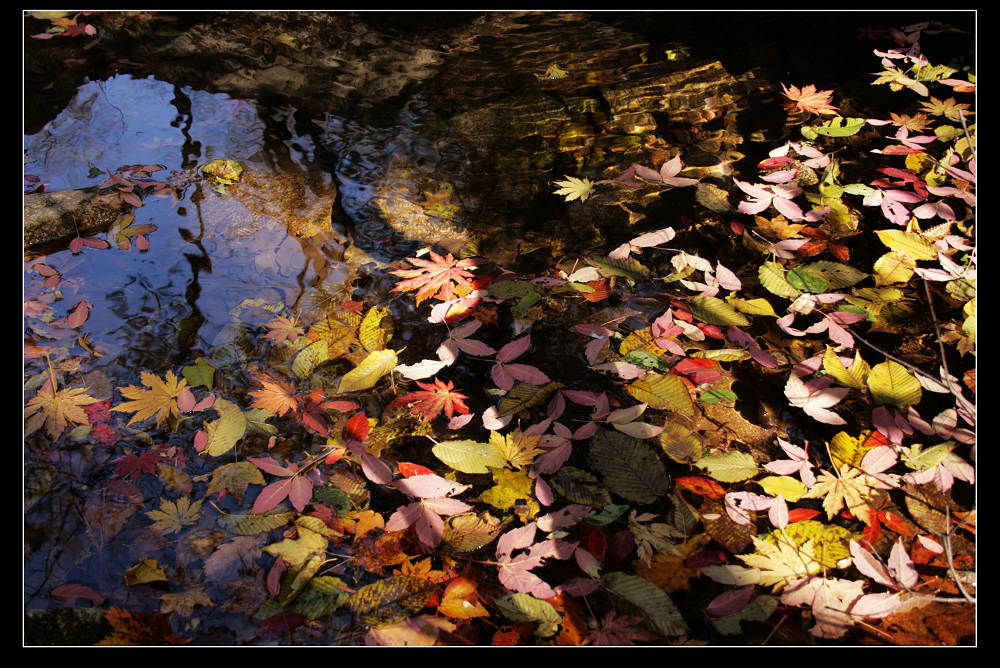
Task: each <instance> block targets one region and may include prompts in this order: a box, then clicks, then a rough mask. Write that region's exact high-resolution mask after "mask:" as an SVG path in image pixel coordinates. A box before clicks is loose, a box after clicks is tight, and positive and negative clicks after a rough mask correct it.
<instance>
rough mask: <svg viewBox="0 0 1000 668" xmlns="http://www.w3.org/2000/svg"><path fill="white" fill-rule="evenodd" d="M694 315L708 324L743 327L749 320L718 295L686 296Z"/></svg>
mask: <svg viewBox="0 0 1000 668" xmlns="http://www.w3.org/2000/svg"><path fill="white" fill-rule="evenodd" d="M687 301H688V304H689V305H690V306H691V313H692V314H694V317H696V318H698V319H699V320H701V321H702V322H707V323H708V324H710V325H722V326H726V325H735V326H737V327H745V326H747V325H749V324H750V321H749V320H748V319H747V317H746V316H745V315H743V314H742V313H740V312H739V311H737V310H736V309H734V308H733V307H732V306H730V305H729V304H727V303H726V302H724V301H722V300H721V299H719V298H718V297H697V296H696V297H688V300H687Z"/></svg>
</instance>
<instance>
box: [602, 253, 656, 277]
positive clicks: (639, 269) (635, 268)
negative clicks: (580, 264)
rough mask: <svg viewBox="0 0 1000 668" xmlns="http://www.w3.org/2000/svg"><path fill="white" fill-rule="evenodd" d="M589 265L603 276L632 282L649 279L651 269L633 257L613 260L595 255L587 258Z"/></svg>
mask: <svg viewBox="0 0 1000 668" xmlns="http://www.w3.org/2000/svg"><path fill="white" fill-rule="evenodd" d="M587 263H588V264H590V265H591V266H593V267H596V268H597V271H599V272H601V275H602V276H621V277H622V278H624V279H626V280H627V281H630V282H637V281H641V280H644V279H646V278H649V268H647V267H646V266H645V265H643V264H642V263H641V262H639V261H638V260H635V259H633V258H632V257H631V256H629V257H627V258H622V259H621V260H612V259H611V258H609V257H607V256H601V255H593V256H591V257H588V258H587Z"/></svg>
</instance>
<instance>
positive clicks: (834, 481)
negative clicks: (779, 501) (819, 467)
mask: <svg viewBox="0 0 1000 668" xmlns="http://www.w3.org/2000/svg"><path fill="white" fill-rule="evenodd" d="M885 477H887V476H885V475H883V476H882V478H885ZM891 488H892V485H891V484H889V483H887V482H885V481H884V480H882V479H881V478H879V477H875V476H873V475H870V474H868V473H865V472H864V471H862V470H861V469H860V468H856V467H853V466H850V465H849V464H842V465H841V466H840V469H839V474H838V475H834V474H833V473H830V472H829V471H823V472H821V473H820V475H819V477H818V478H817V480H816V484H815V485H813V486H812V487H810V488H809V491H808V492H806V493H805V494H803V495H802V498H803V499H818V498H821V497H822V498H823V510H825V511H826V517H827V519H832V518H833V516H834V515H836V514H837V513H839V512H840V509H841V508H843V507H845V506H846V507H847V510H848V512H850V513H851V514H852V515H854V516H855V517H857V518H858V519H860V520H864V521H867V519H868V513H867V512H866V511H867V509H868V508H869V507H870V506H876V505H877V503H876V499H877V496H878V495H879V494H881V493H882V490H886V489H891Z"/></svg>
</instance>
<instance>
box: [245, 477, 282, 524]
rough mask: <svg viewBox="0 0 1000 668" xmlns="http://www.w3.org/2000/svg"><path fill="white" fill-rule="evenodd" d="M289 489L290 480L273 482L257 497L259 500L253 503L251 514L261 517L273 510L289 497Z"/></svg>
mask: <svg viewBox="0 0 1000 668" xmlns="http://www.w3.org/2000/svg"><path fill="white" fill-rule="evenodd" d="M289 488H290V486H289V484H288V480H276V481H274V482H272V483H271V484H270V485H268V486H267V487H265V488H264V489H262V490H261V491H260V494H258V495H257V499H256V500H255V501H254V502H253V508H252V509H251V511H250V512H251V513H253V514H254V515H259V514H261V513H266V512H267V511H269V510H271V509H272V508H274V507H275V506H277V505H278V504H279V503H281V501H282V500H283V499H284V498H285V497H287V496H288V492H289Z"/></svg>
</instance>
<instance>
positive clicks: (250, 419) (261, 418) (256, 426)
mask: <svg viewBox="0 0 1000 668" xmlns="http://www.w3.org/2000/svg"><path fill="white" fill-rule="evenodd" d="M243 415H245V416H246V419H247V427H248V428H249V429H250V431H253V432H256V433H258V434H264V435H265V436H274V435H276V434H277V433H278V428H277V427H275V426H274V425H273V424H268V423H267V421H268V420H270V419H271V418H273V417H274V413H271V412H270V411H266V410H264V409H263V408H251V409H250V410H246V411H243Z"/></svg>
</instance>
